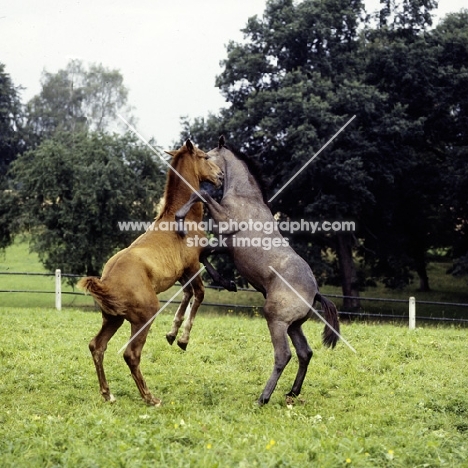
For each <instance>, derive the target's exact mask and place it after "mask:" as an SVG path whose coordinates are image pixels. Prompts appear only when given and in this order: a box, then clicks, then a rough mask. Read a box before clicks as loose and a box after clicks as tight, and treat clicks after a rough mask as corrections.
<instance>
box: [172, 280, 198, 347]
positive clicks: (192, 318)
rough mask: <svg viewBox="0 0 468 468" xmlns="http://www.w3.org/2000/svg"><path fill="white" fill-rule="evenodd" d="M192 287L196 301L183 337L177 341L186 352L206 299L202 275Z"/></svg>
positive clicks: (186, 321) (185, 325) (193, 282)
mask: <svg viewBox="0 0 468 468" xmlns="http://www.w3.org/2000/svg"><path fill="white" fill-rule="evenodd" d="M191 286H192V287H193V292H194V300H193V303H192V307H190V309H189V314H188V317H187V318H186V320H185V323H184V331H183V333H182V336H181V337H180V338H179V339H178V340H177V345H178V346H179V347H180V348H181V349H183V350H184V351H185V350H186V349H187V346H188V342H189V340H190V331H191V330H192V326H193V322H194V321H195V316H196V315H197V311H198V308H199V307H200V304H201V303H202V302H203V299H204V297H205V286H204V285H203V281H202V279H201V277H200V275H198V276H197V277H195V279H194V280H193V281H192V283H191Z"/></svg>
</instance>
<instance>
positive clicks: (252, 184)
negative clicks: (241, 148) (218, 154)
mask: <svg viewBox="0 0 468 468" xmlns="http://www.w3.org/2000/svg"><path fill="white" fill-rule="evenodd" d="M223 157H224V161H225V179H224V187H225V189H224V195H225V196H226V195H231V194H232V195H234V196H236V197H243V198H249V199H251V200H254V201H255V203H258V202H259V201H261V202H262V203H263V195H262V191H261V190H260V187H259V185H258V183H257V181H256V180H255V177H254V176H253V175H252V174H251V173H250V172H249V169H248V167H247V164H246V163H245V162H244V161H242V160H240V159H239V158H237V157H236V156H235V155H234V154H233V153H232V152H230V151H226V152H225V154H224V155H223Z"/></svg>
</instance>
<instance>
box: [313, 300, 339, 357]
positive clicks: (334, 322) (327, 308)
mask: <svg viewBox="0 0 468 468" xmlns="http://www.w3.org/2000/svg"><path fill="white" fill-rule="evenodd" d="M315 300H316V301H319V302H320V303H321V304H322V310H323V312H324V318H325V320H326V322H327V323H326V325H325V328H324V330H323V333H322V342H323V344H324V345H325V346H327V347H328V348H334V347H335V346H336V343H337V341H338V340H339V339H340V335H339V333H340V322H339V321H338V311H337V310H336V306H335V304H334V303H333V302H332V301H330V299H327V298H326V297H323V296H322V295H321V294H320V293H317V294H316V295H315Z"/></svg>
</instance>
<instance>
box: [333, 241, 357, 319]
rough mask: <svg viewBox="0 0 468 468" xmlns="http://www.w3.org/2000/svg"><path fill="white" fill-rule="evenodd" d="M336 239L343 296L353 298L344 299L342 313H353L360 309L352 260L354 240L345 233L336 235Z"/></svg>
mask: <svg viewBox="0 0 468 468" xmlns="http://www.w3.org/2000/svg"><path fill="white" fill-rule="evenodd" d="M336 239H337V242H336V253H337V255H338V265H339V267H340V273H341V287H342V290H343V296H354V298H349V297H346V298H344V300H343V310H344V312H355V311H357V310H359V309H360V307H361V301H360V300H359V298H358V297H359V290H358V288H357V275H356V265H355V264H354V259H353V245H354V239H353V237H352V236H350V235H349V234H345V233H341V234H337V236H336Z"/></svg>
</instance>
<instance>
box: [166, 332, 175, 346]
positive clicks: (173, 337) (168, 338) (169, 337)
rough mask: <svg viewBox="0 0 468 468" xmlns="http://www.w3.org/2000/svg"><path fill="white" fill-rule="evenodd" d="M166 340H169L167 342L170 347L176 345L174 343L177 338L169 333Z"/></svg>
mask: <svg viewBox="0 0 468 468" xmlns="http://www.w3.org/2000/svg"><path fill="white" fill-rule="evenodd" d="M166 340H167V342H168V343H169V344H170V345H172V343H174V341H175V336H173V335H169V333H168V334H167V335H166Z"/></svg>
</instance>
